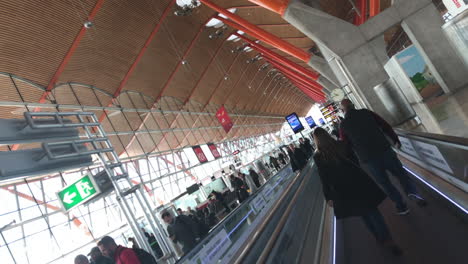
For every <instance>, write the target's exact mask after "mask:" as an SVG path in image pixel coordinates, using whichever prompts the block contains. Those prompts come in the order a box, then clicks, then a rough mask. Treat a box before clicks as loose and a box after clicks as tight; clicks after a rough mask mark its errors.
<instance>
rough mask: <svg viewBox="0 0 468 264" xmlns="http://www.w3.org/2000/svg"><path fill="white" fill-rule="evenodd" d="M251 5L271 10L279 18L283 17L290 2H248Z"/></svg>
mask: <svg viewBox="0 0 468 264" xmlns="http://www.w3.org/2000/svg"><path fill="white" fill-rule="evenodd" d="M249 1H250V2H252V3H255V4H257V5H259V6H262V7H264V8H266V9H268V10H271V11H273V12H275V13H277V14H280V15H281V16H283V15H284V12H285V11H286V9H287V8H288V5H289V2H290V0H249Z"/></svg>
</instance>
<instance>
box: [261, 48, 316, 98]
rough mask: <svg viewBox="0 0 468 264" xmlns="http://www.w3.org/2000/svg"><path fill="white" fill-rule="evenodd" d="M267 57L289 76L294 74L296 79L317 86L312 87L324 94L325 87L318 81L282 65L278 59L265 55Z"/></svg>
mask: <svg viewBox="0 0 468 264" xmlns="http://www.w3.org/2000/svg"><path fill="white" fill-rule="evenodd" d="M265 59H266V60H267V61H268V62H269V63H271V64H272V65H273V66H274V67H275V68H277V69H278V70H280V71H281V72H283V73H285V74H287V75H288V76H292V77H294V78H295V79H297V80H300V81H301V82H303V83H305V84H308V85H310V87H311V88H316V89H312V90H313V91H314V92H315V93H317V94H319V95H320V94H323V92H322V91H321V90H322V89H323V87H322V86H321V85H320V84H318V83H316V82H314V81H312V80H309V79H307V78H305V77H303V76H301V75H299V74H297V73H295V72H294V71H292V70H290V69H289V68H287V67H285V66H283V65H281V64H280V63H277V62H276V61H273V60H271V59H270V58H267V57H265Z"/></svg>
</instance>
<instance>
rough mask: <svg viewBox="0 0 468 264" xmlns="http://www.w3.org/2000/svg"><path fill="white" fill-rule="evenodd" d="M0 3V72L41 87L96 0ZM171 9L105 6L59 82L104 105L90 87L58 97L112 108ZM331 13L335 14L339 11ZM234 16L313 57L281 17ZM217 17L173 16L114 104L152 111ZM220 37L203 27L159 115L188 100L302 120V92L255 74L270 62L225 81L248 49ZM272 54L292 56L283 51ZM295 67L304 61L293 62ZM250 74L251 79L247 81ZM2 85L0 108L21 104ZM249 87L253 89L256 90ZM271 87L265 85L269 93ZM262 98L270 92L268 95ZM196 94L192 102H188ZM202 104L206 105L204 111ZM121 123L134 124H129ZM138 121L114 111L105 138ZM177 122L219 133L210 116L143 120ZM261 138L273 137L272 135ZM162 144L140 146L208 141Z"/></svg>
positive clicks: (147, 4)
mask: <svg viewBox="0 0 468 264" xmlns="http://www.w3.org/2000/svg"><path fill="white" fill-rule="evenodd" d="M0 2H1V4H2V10H0V12H1V16H0V23H2V27H1V28H0V34H1V38H0V47H2V52H0V71H4V72H10V73H13V74H16V75H18V76H21V77H24V78H27V79H29V80H32V81H33V82H35V83H37V84H39V85H43V86H45V85H47V83H48V82H49V80H50V78H51V77H52V75H53V74H54V72H55V70H56V69H57V67H58V65H59V64H60V62H61V60H62V59H63V57H64V56H65V54H66V52H67V51H68V48H69V47H70V45H71V43H72V42H73V40H74V38H75V36H76V34H77V33H78V31H79V30H80V28H81V27H82V25H83V22H84V21H85V20H86V17H87V15H88V14H89V12H90V10H91V9H92V7H93V6H94V4H95V3H96V0H80V1H65V0H62V1H59V0H57V1H46V2H43V1H21V3H16V2H15V3H12V2H11V1H5V0H1V1H0ZM169 2H170V1H169V0H158V1H143V0H138V1H126V0H106V1H104V5H103V6H102V8H101V9H100V10H99V12H98V13H97V15H96V18H95V20H94V26H93V27H92V28H90V29H88V30H87V32H86V34H85V35H84V38H83V39H82V41H81V43H80V44H79V45H78V48H77V50H76V52H75V53H74V54H73V56H72V57H71V60H70V62H69V63H68V65H66V67H65V70H64V72H63V73H62V75H61V76H60V78H59V80H58V82H59V83H67V82H77V83H83V84H87V85H91V86H95V87H98V88H100V89H102V90H104V91H106V92H107V93H108V95H106V94H104V93H101V92H98V93H97V94H98V98H96V97H95V95H96V93H94V92H92V90H91V89H90V88H89V87H86V86H81V85H72V87H73V90H72V89H71V88H70V87H69V86H67V85H63V86H60V87H58V88H57V89H55V90H54V92H53V96H55V99H56V100H57V102H58V103H70V104H78V103H81V104H85V105H107V104H108V103H109V102H110V101H111V97H110V96H109V95H112V94H113V93H114V92H115V91H116V89H117V88H118V87H119V85H120V82H121V81H122V79H123V77H124V76H125V74H126V73H127V71H128V69H129V68H130V66H131V65H132V63H133V62H134V60H135V58H136V57H137V54H138V53H139V52H140V50H141V49H142V47H143V44H144V43H145V41H146V40H147V38H148V36H149V35H150V33H151V32H152V30H153V29H154V27H155V25H156V24H157V23H158V22H159V19H160V17H161V14H162V11H163V10H164V9H165V8H166V7H167V5H168V4H169ZM322 2H328V3H331V2H333V3H336V6H337V5H338V3H341V4H342V5H343V3H344V1H341V2H340V1H338V0H334V1H322ZM216 3H217V4H219V5H221V6H224V7H231V6H251V5H252V4H251V3H250V2H248V1H247V0H235V1H232V0H217V1H216ZM331 5H333V4H331ZM332 9H333V10H335V9H336V7H334V8H332ZM342 9H343V10H344V9H346V8H345V7H343V8H342ZM340 10H341V9H340ZM335 11H336V10H335ZM340 12H341V11H340ZM236 13H237V14H238V15H240V16H241V17H244V18H245V19H247V20H249V21H250V22H252V23H254V24H259V25H260V26H261V27H262V28H264V29H265V30H267V31H269V32H271V33H273V34H275V35H277V36H279V37H282V38H285V40H286V41H288V42H290V43H292V44H294V45H296V46H299V47H304V49H308V48H309V47H311V46H313V45H314V42H313V41H311V40H309V39H308V38H306V37H305V36H304V35H303V34H302V33H301V32H299V31H298V30H297V29H295V28H294V27H292V26H290V25H288V24H287V22H286V21H284V20H283V19H282V18H281V17H280V16H279V15H277V14H274V13H272V12H269V11H267V10H265V9H263V8H239V9H238V10H237V12H236ZM338 13H339V12H338ZM342 13H343V12H342ZM340 14H341V13H340ZM213 15H215V13H214V12H213V11H212V10H210V9H208V8H206V7H204V6H202V7H200V8H197V9H195V10H194V11H193V13H192V14H191V15H189V16H185V17H184V16H183V17H180V16H175V15H174V14H173V11H171V12H170V14H169V15H168V17H167V18H166V20H165V21H164V22H163V23H162V26H161V29H160V31H159V32H158V33H157V34H156V37H155V38H154V40H153V41H152V42H151V43H150V44H149V46H148V49H147V51H146V53H145V54H144V56H143V57H142V59H141V61H140V62H139V63H138V64H137V66H136V68H135V71H134V72H133V73H132V74H131V75H130V78H129V80H128V82H127V84H126V85H125V86H124V89H123V92H124V93H123V94H122V95H121V96H119V97H118V98H117V100H116V104H117V105H119V106H123V107H132V108H133V107H140V108H144V107H151V106H152V105H153V103H154V102H155V101H154V99H155V98H156V97H157V96H158V95H159V94H160V93H161V91H162V88H163V86H164V84H165V83H166V81H167V80H168V78H169V75H170V74H171V73H172V72H173V70H174V69H175V68H176V66H177V65H178V63H180V60H181V56H182V54H184V52H185V51H186V49H187V48H188V46H189V44H190V42H191V41H192V40H193V38H194V37H195V35H196V34H197V32H198V30H199V29H200V27H202V26H203V23H205V22H206V21H207V20H208V18H210V17H211V16H213ZM215 30H216V29H213V28H204V29H203V32H202V33H201V35H200V37H199V39H198V40H196V42H195V45H194V47H193V50H192V51H191V52H190V53H189V54H188V56H187V58H186V60H187V61H188V64H187V65H184V66H183V67H181V68H180V69H179V71H178V72H177V73H176V74H175V76H174V79H173V80H172V81H171V82H170V83H169V85H168V87H167V90H165V91H164V93H162V95H163V98H162V99H161V100H159V101H157V102H156V107H158V108H162V109H170V110H179V109H182V107H184V104H183V102H184V101H185V100H187V99H190V101H189V102H188V103H187V104H186V105H185V108H186V109H189V110H191V111H212V112H214V111H216V109H217V108H218V107H219V105H221V104H223V103H224V104H226V107H227V108H228V109H229V111H230V112H231V113H250V114H259V113H269V114H273V115H285V114H287V113H289V112H291V111H296V112H299V113H303V112H305V111H307V110H308V108H309V107H310V104H311V103H310V102H309V101H307V103H305V102H306V101H304V100H302V101H301V102H304V104H302V105H301V108H299V109H298V107H297V104H296V105H294V104H291V101H293V102H298V101H299V100H300V98H301V97H303V96H305V95H304V94H301V93H300V92H293V91H292V90H291V89H293V88H291V87H286V86H284V87H283V86H281V85H275V82H274V81H271V78H272V76H270V77H265V75H266V74H267V73H268V71H269V70H270V69H271V67H270V68H268V69H267V70H265V71H262V72H258V68H259V67H260V66H261V65H262V64H263V63H265V62H264V60H261V61H259V62H255V63H253V64H246V63H245V62H246V60H248V59H249V58H252V57H253V56H255V55H256V54H257V53H256V52H254V51H252V52H250V53H242V54H240V55H239V58H238V59H237V61H236V62H235V64H234V65H233V67H232V70H231V71H230V72H229V75H228V76H229V79H228V80H223V78H224V76H225V75H226V73H227V72H226V71H227V67H228V65H230V63H231V62H232V61H233V59H234V57H235V56H236V54H234V53H231V50H232V49H233V48H235V47H238V46H240V45H242V42H241V41H238V42H225V43H223V38H220V39H215V40H212V39H209V38H208V36H209V34H211V33H213V32H214V31H215ZM228 30H229V31H231V30H233V29H228ZM225 34H227V33H225ZM219 45H223V46H222V48H221V50H220V52H219V54H218V55H217V57H216V58H215V59H214V61H213V63H212V64H211V65H210V67H209V71H208V74H206V76H204V77H203V78H202V79H201V80H200V82H199V85H198V87H196V89H195V85H196V83H197V82H198V80H199V79H200V78H201V74H202V73H203V71H204V69H205V68H206V66H207V65H208V63H209V61H210V59H211V57H212V55H213V52H214V50H215V49H216V47H219ZM264 45H266V44H264ZM275 52H277V53H279V54H281V55H286V54H284V53H282V52H281V51H278V50H275ZM289 59H291V60H293V61H297V62H298V60H297V59H295V58H289ZM246 67H248V71H246V72H245V73H244V74H243V72H244V70H245V69H246ZM309 69H310V68H309ZM254 77H255V78H254ZM3 79H5V78H2V80H3ZM220 80H222V82H221V85H220V86H219V88H218V89H217V90H216V91H215V90H214V89H215V87H216V85H217V84H218V83H219V81H220ZM262 80H263V82H262ZM7 82H8V80H6V81H5V82H3V81H2V83H7ZM1 85H2V86H1V87H2V89H6V90H8V91H9V92H5V93H3V95H2V96H1V98H0V99H1V100H15V101H18V100H19V98H18V96H17V95H15V94H14V92H11V91H12V90H13V88H12V87H10V86H9V85H6V84H5V85H3V84H1ZM249 85H251V86H252V88H251V89H249ZM267 86H269V87H268V88H266V87H267ZM18 88H19V89H20V91H21V92H22V94H23V96H24V99H25V100H26V101H29V102H37V100H38V99H39V97H40V95H41V91H40V90H39V89H36V88H32V86H31V85H29V84H26V83H23V82H19V83H18ZM265 90H266V92H267V93H266V94H264V91H265ZM125 91H138V92H141V93H143V94H144V95H146V97H142V96H141V95H139V94H135V93H125ZM192 91H193V95H192V96H191V97H190V94H191V93H192ZM213 93H214V94H213ZM74 94H77V95H78V99H79V100H77V99H76V98H75V97H74ZM212 94H213V96H211V95H212ZM189 97H190V98H189ZM9 98H10V99H9ZM11 98H13V99H11ZM142 98H143V99H142ZM210 98H211V100H209V99H210ZM204 105H207V107H206V108H203V106H204ZM2 110H5V111H2V113H3V114H2V117H3V115H5V116H8V117H11V116H13V114H11V112H12V111H13V112H14V109H8V108H3V109H2ZM98 114H100V113H98ZM143 116H144V115H143ZM125 117H126V118H127V119H128V120H129V122H130V125H129V124H127V121H126V119H125ZM176 118H177V119H176ZM234 119H235V120H236V121H235V122H236V124H237V125H242V124H256V123H261V122H272V123H275V122H278V119H273V120H268V119H265V120H260V119H252V118H245V117H242V118H238V117H236V118H234ZM141 120H142V115H139V114H137V113H125V114H122V113H116V114H115V115H113V116H112V117H110V118H109V120H107V119H106V120H105V121H104V122H103V125H104V127H105V128H106V130H108V131H113V129H114V128H115V129H116V130H118V131H128V130H135V129H137V128H139V127H141ZM173 122H174V126H172V127H183V128H190V127H205V126H206V127H209V126H217V125H218V123H217V120H216V119H215V118H214V117H206V116H201V117H200V116H189V117H186V116H184V117H181V116H179V117H177V115H175V114H168V115H164V116H163V115H161V114H151V118H147V121H146V122H145V127H147V128H149V129H160V128H163V129H164V128H169V127H170V124H171V123H173ZM111 123H112V125H113V126H112V125H111ZM261 130H262V131H269V130H270V128H262V129H261ZM258 131H260V129H255V128H240V129H235V130H233V131H232V132H231V133H229V134H227V136H226V134H225V133H224V132H223V131H222V130H219V131H218V130H212V131H206V132H205V131H204V132H205V133H206V135H208V136H209V138H213V139H222V138H229V137H238V136H243V135H250V134H252V133H256V132H258ZM162 137H163V135H162V134H158V135H151V136H149V135H141V136H138V139H139V140H140V142H143V143H144V144H145V147H144V148H146V144H150V143H151V144H152V142H153V140H154V141H156V142H159V141H162V142H161V146H159V149H165V148H167V147H169V146H171V147H174V146H176V145H184V144H194V143H197V142H201V141H203V140H204V139H203V138H202V137H201V132H178V133H177V134H176V135H169V136H168V137H167V138H166V139H164V140H162ZM112 138H113V142H114V143H115V144H116V146H118V148H119V150H123V148H124V147H128V148H129V149H130V150H131V152H132V154H135V153H139V152H141V151H143V150H141V148H140V149H139V146H137V145H136V142H137V141H136V140H132V137H131V136H120V140H118V138H117V137H116V136H113V137H112ZM205 138H207V137H206V136H205ZM130 142H132V143H131V145H130V146H127V145H128V144H129V143H130ZM144 150H145V151H147V149H144Z"/></svg>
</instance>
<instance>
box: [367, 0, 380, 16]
mask: <svg viewBox="0 0 468 264" xmlns="http://www.w3.org/2000/svg"><path fill="white" fill-rule="evenodd" d="M379 13H380V0H369V17H374V16H376V15H378V14H379Z"/></svg>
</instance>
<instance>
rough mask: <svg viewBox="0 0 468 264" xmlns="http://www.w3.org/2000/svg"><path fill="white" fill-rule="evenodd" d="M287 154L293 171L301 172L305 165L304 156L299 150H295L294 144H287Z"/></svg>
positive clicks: (305, 158)
mask: <svg viewBox="0 0 468 264" xmlns="http://www.w3.org/2000/svg"><path fill="white" fill-rule="evenodd" d="M288 154H289V159H290V160H291V168H292V170H293V171H298V170H302V169H303V168H304V167H305V165H306V164H307V157H306V154H304V152H303V151H302V150H301V149H300V148H296V147H295V146H294V144H289V148H288Z"/></svg>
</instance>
